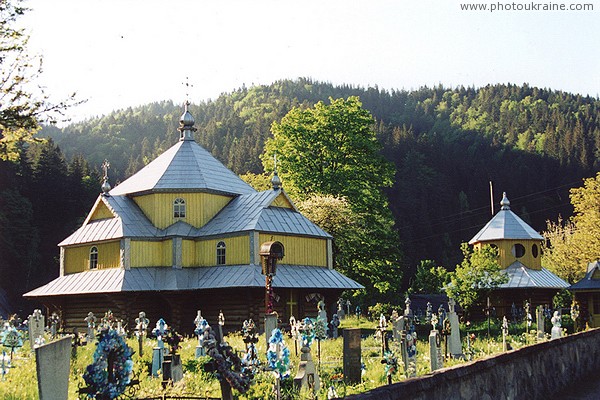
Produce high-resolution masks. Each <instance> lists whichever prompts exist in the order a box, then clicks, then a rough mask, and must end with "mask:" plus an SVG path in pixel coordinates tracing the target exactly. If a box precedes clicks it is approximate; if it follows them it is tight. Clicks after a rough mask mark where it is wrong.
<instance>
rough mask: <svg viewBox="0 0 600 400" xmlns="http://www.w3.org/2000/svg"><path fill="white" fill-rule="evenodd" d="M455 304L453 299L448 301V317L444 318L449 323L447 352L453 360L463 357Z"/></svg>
mask: <svg viewBox="0 0 600 400" xmlns="http://www.w3.org/2000/svg"><path fill="white" fill-rule="evenodd" d="M455 306H456V302H455V301H454V299H449V300H448V315H447V316H446V318H448V320H449V321H450V337H449V338H450V339H449V341H448V351H449V352H450V355H451V356H452V357H454V358H460V357H463V351H462V342H461V340H460V324H459V323H458V315H457V314H456V311H455V310H454V307H455Z"/></svg>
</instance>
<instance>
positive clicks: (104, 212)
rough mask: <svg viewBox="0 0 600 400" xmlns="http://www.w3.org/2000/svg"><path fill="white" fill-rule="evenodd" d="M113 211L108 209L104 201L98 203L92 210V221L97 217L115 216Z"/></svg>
mask: <svg viewBox="0 0 600 400" xmlns="http://www.w3.org/2000/svg"><path fill="white" fill-rule="evenodd" d="M114 217H115V216H114V215H113V213H112V212H111V211H110V210H109V209H108V207H107V206H106V204H104V203H103V202H102V201H100V202H99V203H98V205H97V206H96V208H95V209H94V211H92V215H91V217H90V221H94V220H97V219H105V218H114Z"/></svg>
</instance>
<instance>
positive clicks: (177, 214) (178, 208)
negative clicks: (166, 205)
mask: <svg viewBox="0 0 600 400" xmlns="http://www.w3.org/2000/svg"><path fill="white" fill-rule="evenodd" d="M173 218H185V200H184V199H182V198H176V199H175V201H174V202H173Z"/></svg>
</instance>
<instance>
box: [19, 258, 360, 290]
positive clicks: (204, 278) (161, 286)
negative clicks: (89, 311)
mask: <svg viewBox="0 0 600 400" xmlns="http://www.w3.org/2000/svg"><path fill="white" fill-rule="evenodd" d="M264 286H265V278H264V276H263V275H262V274H261V268H260V266H258V265H231V266H230V265H228V266H218V267H204V268H202V267H200V268H182V269H175V268H169V267H152V268H132V269H129V270H125V269H120V268H111V269H104V270H94V271H85V272H79V273H76V274H70V275H65V276H61V277H58V278H56V279H54V280H53V281H51V282H50V283H48V284H46V285H44V286H41V287H39V288H37V289H34V290H32V291H30V292H28V293H26V294H24V297H45V296H62V295H73V294H92V293H115V292H135V291H166V290H202V289H218V288H235V287H239V288H241V287H246V288H250V287H261V288H262V287H264ZM273 287H274V288H305V289H306V288H308V289H343V290H346V289H362V288H363V286H362V285H360V284H359V283H357V282H355V281H354V280H352V279H350V278H348V277H346V276H344V275H342V274H341V273H339V272H338V271H336V270H334V269H329V268H324V267H312V266H298V265H285V264H284V265H279V266H278V267H277V275H276V276H275V277H274V278H273Z"/></svg>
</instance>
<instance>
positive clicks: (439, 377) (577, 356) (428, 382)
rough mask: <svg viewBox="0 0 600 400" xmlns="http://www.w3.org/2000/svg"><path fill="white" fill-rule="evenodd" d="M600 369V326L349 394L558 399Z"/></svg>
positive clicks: (396, 398) (419, 399)
mask: <svg viewBox="0 0 600 400" xmlns="http://www.w3.org/2000/svg"><path fill="white" fill-rule="evenodd" d="M599 370H600V329H594V330H590V331H586V332H581V333H577V334H574V335H570V336H567V337H564V338H560V339H555V340H551V341H547V342H542V343H539V344H535V345H532V346H527V347H525V348H522V349H519V350H513V351H509V352H507V353H504V354H501V355H498V356H494V357H490V358H486V359H482V360H478V361H473V362H470V363H467V364H462V365H457V366H454V367H449V368H445V369H441V370H438V371H435V372H434V373H431V374H428V375H425V376H422V377H419V378H413V379H408V380H405V381H403V382H399V383H395V384H392V385H388V386H383V387H380V388H377V389H374V390H371V391H369V392H365V393H362V394H357V395H352V396H348V397H347V398H348V399H361V400H367V399H369V400H371V399H373V400H400V399H402V400H404V399H411V400H425V399H427V400H437V399H440V400H448V399H464V400H492V399H493V400H504V399H528V400H535V399H547V400H549V399H553V398H554V395H555V394H556V393H558V392H560V391H562V390H564V389H565V388H566V387H568V386H569V385H572V384H573V383H575V382H577V380H578V379H580V378H582V377H585V376H588V375H590V374H591V373H592V372H596V371H599Z"/></svg>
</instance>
